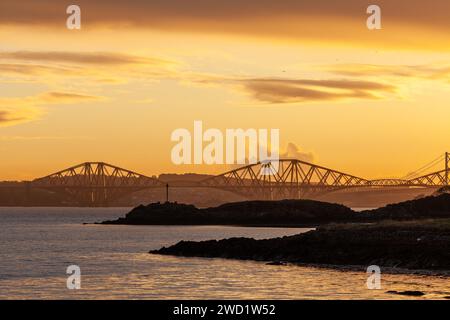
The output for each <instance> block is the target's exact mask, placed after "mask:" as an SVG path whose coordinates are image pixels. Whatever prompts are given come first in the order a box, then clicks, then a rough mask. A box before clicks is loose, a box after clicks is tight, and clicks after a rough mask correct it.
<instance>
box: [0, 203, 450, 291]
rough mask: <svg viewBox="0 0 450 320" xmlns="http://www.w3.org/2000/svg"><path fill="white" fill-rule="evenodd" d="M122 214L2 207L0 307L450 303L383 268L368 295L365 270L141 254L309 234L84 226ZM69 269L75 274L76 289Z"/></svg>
mask: <svg viewBox="0 0 450 320" xmlns="http://www.w3.org/2000/svg"><path fill="white" fill-rule="evenodd" d="M129 210H130V208H55V207H52V208H43V207H40V208H20V207H14V208H11V207H0V299H448V298H450V278H448V277H444V276H439V275H424V274H413V273H406V274H391V273H389V272H384V271H383V269H382V270H381V281H380V284H381V286H380V287H379V288H378V289H369V288H368V286H367V280H368V277H369V276H370V275H369V274H367V272H366V270H365V269H364V268H363V267H360V268H355V269H351V271H349V270H346V269H336V268H331V267H330V268H323V267H320V268H319V267H314V266H298V265H286V266H283V265H281V266H276V265H267V264H266V263H264V262H256V261H239V260H228V259H215V258H214V259H211V258H185V257H173V256H161V255H155V254H150V253H149V251H150V250H153V249H159V248H161V247H163V246H170V245H173V244H175V243H177V242H179V241H181V240H197V241H198V240H210V239H224V238H230V237H251V238H255V239H265V238H274V237H282V236H289V235H294V234H299V233H302V232H307V231H309V230H311V229H306V228H245V227H228V226H227V227H224V226H124V225H96V224H92V223H94V222H99V221H103V220H111V219H116V218H118V217H121V216H124V215H125V214H126V213H127V212H128V211H129ZM85 223H88V224H85ZM71 266H72V267H71ZM73 266H75V268H77V270H78V271H79V282H78V284H79V286H76V287H75V288H74V286H73V285H72V286H71V285H70V284H73V283H74V282H72V280H73V278H70V277H72V276H73V270H74V269H71V268H73ZM69 278H70V279H72V280H70V281H68V279H69ZM68 282H69V285H68ZM389 291H397V292H402V291H422V292H424V293H425V295H423V296H421V297H411V296H404V295H397V294H392V293H389Z"/></svg>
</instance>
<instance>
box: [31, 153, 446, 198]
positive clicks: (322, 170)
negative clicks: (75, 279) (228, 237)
mask: <svg viewBox="0 0 450 320" xmlns="http://www.w3.org/2000/svg"><path fill="white" fill-rule="evenodd" d="M442 160H443V162H444V166H443V167H444V168H443V169H442V170H439V171H434V172H431V173H426V174H422V175H420V173H422V172H423V171H424V170H427V169H429V168H431V167H433V166H435V165H436V164H439V163H441V161H442ZM449 164H450V155H449V153H445V155H443V156H440V157H439V158H437V159H435V160H433V161H432V162H431V163H429V164H427V165H426V166H424V167H421V168H420V169H418V170H416V171H415V172H414V173H411V174H409V175H408V176H407V177H404V178H388V179H377V180H369V179H365V178H361V177H357V176H354V175H351V174H347V173H344V172H340V171H337V170H333V169H330V168H326V167H323V166H319V165H316V164H312V163H309V162H306V161H301V160H297V159H281V160H278V161H277V162H274V161H266V162H258V163H256V164H252V165H246V166H243V167H241V168H238V169H235V170H231V171H228V172H225V173H223V174H220V175H217V176H212V177H208V178H206V179H204V180H201V181H199V182H196V183H188V184H186V183H176V182H175V183H173V182H172V183H171V184H170V187H179V188H182V187H184V188H200V187H202V188H215V189H221V190H225V191H229V192H233V193H236V194H239V195H241V196H244V197H246V198H248V199H274V200H275V199H288V198H289V199H301V198H308V197H313V196H317V195H321V194H325V193H328V192H333V191H337V190H342V189H349V188H386V187H389V188H393V187H403V188H439V187H444V186H448V185H449ZM26 185H27V188H28V189H31V188H37V189H45V190H51V191H53V192H57V193H60V194H64V195H66V196H68V197H69V198H71V199H73V200H75V201H76V202H77V203H78V204H80V205H84V206H107V205H108V203H110V202H111V201H113V200H115V199H118V198H121V197H124V196H126V195H129V194H131V193H134V192H137V191H140V190H144V189H151V188H166V192H167V195H168V188H169V184H168V183H167V182H166V181H163V180H161V179H157V178H152V177H148V176H145V175H143V174H139V173H136V172H133V171H130V170H127V169H123V168H120V167H117V166H113V165H110V164H107V163H104V162H86V163H83V164H80V165H77V166H74V167H71V168H68V169H65V170H62V171H58V172H56V173H53V174H50V175H48V176H45V177H42V178H38V179H35V180H33V181H30V182H27V183H26Z"/></svg>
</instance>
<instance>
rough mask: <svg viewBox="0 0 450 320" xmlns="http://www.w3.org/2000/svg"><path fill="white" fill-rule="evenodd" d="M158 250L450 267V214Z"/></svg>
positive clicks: (181, 253) (319, 262)
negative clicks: (434, 218)
mask: <svg viewBox="0 0 450 320" xmlns="http://www.w3.org/2000/svg"><path fill="white" fill-rule="evenodd" d="M151 253H153V254H162V255H176V256H185V257H208V258H226V259H241V260H256V261H266V262H273V261H277V262H283V263H299V264H310V265H313V264H315V265H336V266H351V265H359V266H366V267H367V266H369V265H378V266H380V267H388V268H393V269H397V270H401V269H405V270H427V271H436V272H440V273H443V274H445V273H447V272H450V219H442V220H441V219H436V220H425V221H419V222H417V221H410V222H392V221H387V222H381V223H376V224H340V225H329V226H325V227H319V228H318V229H317V230H315V231H309V232H307V233H304V234H299V235H295V236H289V237H283V238H275V239H266V240H255V239H250V238H231V239H225V240H218V241H217V240H209V241H201V242H192V241H181V242H179V243H177V244H175V245H173V246H171V247H168V248H161V249H159V250H154V251H151Z"/></svg>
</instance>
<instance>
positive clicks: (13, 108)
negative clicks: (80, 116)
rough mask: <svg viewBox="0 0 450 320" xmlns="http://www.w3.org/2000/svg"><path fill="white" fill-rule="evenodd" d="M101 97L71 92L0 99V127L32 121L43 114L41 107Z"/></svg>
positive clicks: (99, 98)
mask: <svg viewBox="0 0 450 320" xmlns="http://www.w3.org/2000/svg"><path fill="white" fill-rule="evenodd" d="M101 99H103V97H98V96H92V95H85V94H80V93H72V92H57V91H54V92H45V93H41V94H39V95H35V96H27V97H22V98H18V97H12V98H9V97H8V98H0V126H11V125H16V124H19V123H24V122H29V121H34V120H36V119H38V118H39V117H40V116H41V115H42V114H43V113H44V110H43V107H45V106H49V105H57V104H73V103H82V102H87V101H92V100H101Z"/></svg>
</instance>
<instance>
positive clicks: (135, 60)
mask: <svg viewBox="0 0 450 320" xmlns="http://www.w3.org/2000/svg"><path fill="white" fill-rule="evenodd" d="M0 59H10V60H20V61H38V62H62V63H70V64H81V65H104V66H112V65H128V64H145V65H157V66H161V65H171V64H174V62H173V61H168V60H164V59H160V58H154V57H142V56H135V55H129V54H123V53H117V52H65V51H13V52H0Z"/></svg>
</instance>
